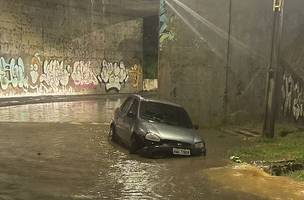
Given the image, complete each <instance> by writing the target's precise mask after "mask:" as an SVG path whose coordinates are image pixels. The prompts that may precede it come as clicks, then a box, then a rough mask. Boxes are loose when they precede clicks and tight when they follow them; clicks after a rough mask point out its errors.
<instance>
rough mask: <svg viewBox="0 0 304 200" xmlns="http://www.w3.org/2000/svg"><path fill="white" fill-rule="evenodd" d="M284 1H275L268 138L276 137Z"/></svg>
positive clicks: (267, 105)
mask: <svg viewBox="0 0 304 200" xmlns="http://www.w3.org/2000/svg"><path fill="white" fill-rule="evenodd" d="M283 8H284V0H273V28H272V42H271V57H270V64H269V68H268V77H267V88H266V109H265V118H264V127H263V135H264V136H265V137H267V138H273V137H274V127H275V119H276V114H277V113H276V111H277V99H278V98H277V93H278V92H277V87H278V86H277V84H278V81H277V78H278V71H279V54H280V41H281V34H282V22H283Z"/></svg>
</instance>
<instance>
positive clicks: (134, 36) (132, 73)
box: [0, 0, 143, 97]
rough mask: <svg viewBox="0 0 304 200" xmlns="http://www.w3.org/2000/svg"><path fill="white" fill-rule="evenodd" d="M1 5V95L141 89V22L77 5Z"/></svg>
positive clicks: (17, 1)
mask: <svg viewBox="0 0 304 200" xmlns="http://www.w3.org/2000/svg"><path fill="white" fill-rule="evenodd" d="M88 2H89V1H88ZM0 4H1V7H0V97H6V96H28V95H31V96H32V95H49V94H56V95H60V94H63V95H72V94H92V93H93V94H104V93H107V92H111V91H113V90H117V91H119V92H122V93H126V92H127V93H128V92H135V91H138V90H141V87H142V86H141V76H142V75H141V74H142V73H141V65H142V32H143V31H142V29H143V22H142V19H140V18H138V19H134V20H129V17H127V16H120V15H108V14H107V15H106V14H105V12H103V11H104V10H103V8H102V7H100V5H93V4H88V3H87V2H86V3H80V2H79V1H67V0H63V1H39V0H28V1H23V0H1V2H0Z"/></svg>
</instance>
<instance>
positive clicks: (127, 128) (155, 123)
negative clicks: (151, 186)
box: [109, 95, 206, 156]
mask: <svg viewBox="0 0 304 200" xmlns="http://www.w3.org/2000/svg"><path fill="white" fill-rule="evenodd" d="M197 129H198V127H197V126H193V124H192V122H191V119H190V117H189V115H188V113H187V112H186V111H185V109H184V108H182V107H181V106H179V105H176V104H173V103H169V102H165V101H159V100H152V99H146V98H144V97H142V96H139V95H131V96H129V97H128V98H127V99H126V100H125V101H124V103H123V104H122V105H121V106H120V108H117V109H116V110H115V112H114V117H113V120H112V122H111V125H110V131H109V136H110V137H111V140H112V141H114V142H121V143H123V144H124V145H125V146H127V147H128V148H129V152H130V153H131V154H132V153H139V154H142V155H146V156H155V155H179V156H191V155H206V146H205V142H204V140H203V139H202V138H201V137H200V136H199V135H198V131H197Z"/></svg>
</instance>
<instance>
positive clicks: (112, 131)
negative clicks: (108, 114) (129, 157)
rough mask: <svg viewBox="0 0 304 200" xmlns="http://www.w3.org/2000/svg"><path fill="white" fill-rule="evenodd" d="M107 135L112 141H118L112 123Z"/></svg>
mask: <svg viewBox="0 0 304 200" xmlns="http://www.w3.org/2000/svg"><path fill="white" fill-rule="evenodd" d="M109 137H110V139H111V141H112V142H118V139H117V135H116V131H115V126H114V125H112V126H111V127H110V131H109Z"/></svg>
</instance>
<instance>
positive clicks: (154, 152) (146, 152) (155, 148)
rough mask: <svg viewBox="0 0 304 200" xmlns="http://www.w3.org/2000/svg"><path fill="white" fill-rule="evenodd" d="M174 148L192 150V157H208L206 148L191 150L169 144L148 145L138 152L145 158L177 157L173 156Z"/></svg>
mask: <svg viewBox="0 0 304 200" xmlns="http://www.w3.org/2000/svg"><path fill="white" fill-rule="evenodd" d="M173 148H177V149H188V150H190V156H200V155H204V156H206V154H207V150H206V148H193V147H191V148H189V147H183V146H175V145H169V144H152V145H146V146H144V147H142V148H141V149H139V150H138V153H139V154H140V155H143V156H148V157H153V156H175V155H174V154H173Z"/></svg>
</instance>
